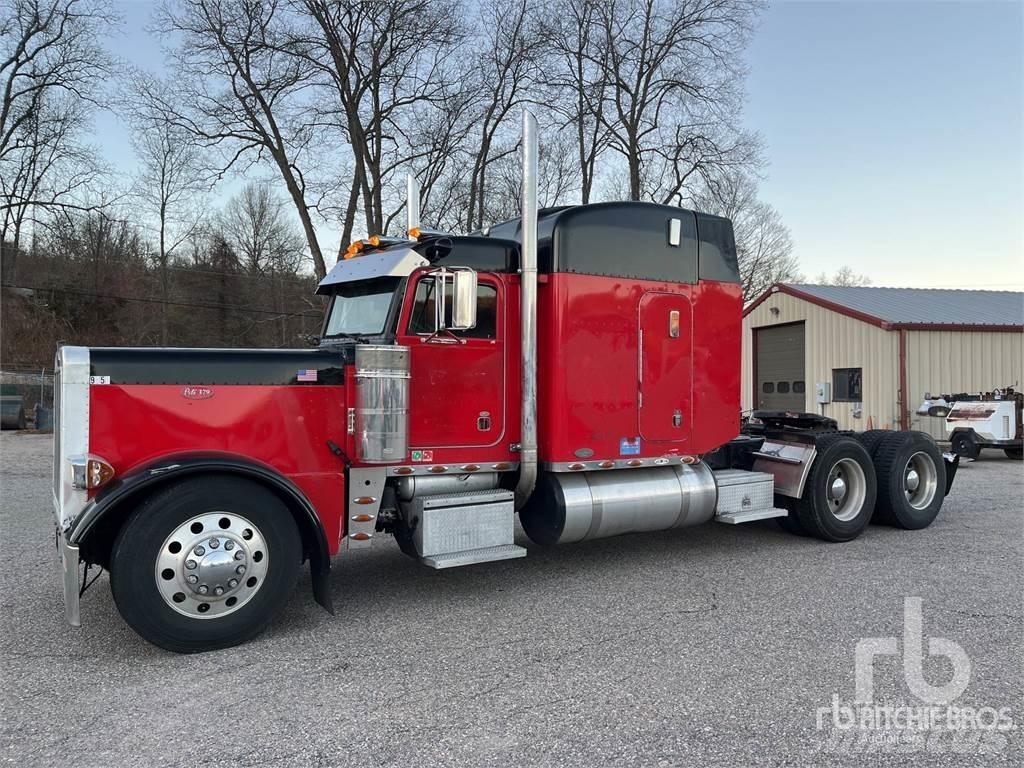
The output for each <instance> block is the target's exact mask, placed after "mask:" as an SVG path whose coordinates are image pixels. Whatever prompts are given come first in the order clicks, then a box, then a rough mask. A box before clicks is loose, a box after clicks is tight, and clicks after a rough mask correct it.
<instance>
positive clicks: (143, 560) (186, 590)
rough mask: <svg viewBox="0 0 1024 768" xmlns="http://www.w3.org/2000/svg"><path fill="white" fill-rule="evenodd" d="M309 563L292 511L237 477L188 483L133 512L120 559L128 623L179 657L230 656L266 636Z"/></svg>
mask: <svg viewBox="0 0 1024 768" xmlns="http://www.w3.org/2000/svg"><path fill="white" fill-rule="evenodd" d="M301 559H302V541H301V539H300V537H299V532H298V529H297V528H296V525H295V521H294V519H293V518H292V515H291V512H290V511H289V510H288V508H287V507H286V506H285V505H284V503H283V502H282V501H281V500H280V499H279V498H278V497H277V496H275V495H274V494H273V493H272V492H271V491H269V490H267V489H266V488H264V487H263V486H260V485H257V484H255V483H253V482H250V481H248V480H244V479H241V478H236V477H224V476H206V477H200V478H193V479H187V480H181V481H179V482H177V483H174V484H172V485H170V486H168V487H167V488H165V489H163V490H160V491H157V492H156V493H155V494H153V495H152V496H151V497H149V498H148V499H146V501H145V502H143V504H142V505H141V506H140V507H139V508H138V509H137V510H135V512H134V513H132V515H131V517H129V519H128V522H127V523H125V525H124V527H123V528H122V529H121V531H120V533H119V534H118V537H117V540H116V541H115V542H114V549H113V553H112V555H111V573H110V589H111V592H112V593H113V596H114V602H115V603H116V604H117V609H118V610H119V611H120V612H121V616H122V617H124V620H125V621H126V622H127V623H128V624H129V625H130V626H131V628H132V629H134V630H135V631H136V632H138V633H139V634H140V635H141V636H142V637H143V638H145V639H146V640H148V641H149V642H151V643H153V645H157V646H159V647H161V648H164V649H166V650H168V651H175V652H177V653H198V652H201V651H212V650H217V649H219V648H228V647H230V646H233V645H238V644H239V643H242V642H245V641H246V640H249V639H250V638H252V637H254V636H255V635H257V634H259V632H261V631H262V630H263V629H264V628H265V627H266V626H267V624H269V623H270V621H271V619H273V618H274V616H275V615H276V614H277V613H278V611H280V609H281V608H282V607H283V606H284V604H285V603H286V602H287V601H288V598H289V596H290V595H291V593H292V591H293V590H294V588H295V581H296V579H297V578H298V574H299V563H300V561H301Z"/></svg>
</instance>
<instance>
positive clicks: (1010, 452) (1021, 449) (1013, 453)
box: [1003, 445, 1024, 461]
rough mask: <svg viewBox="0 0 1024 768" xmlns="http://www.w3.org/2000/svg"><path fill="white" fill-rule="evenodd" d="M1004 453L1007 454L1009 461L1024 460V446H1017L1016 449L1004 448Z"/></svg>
mask: <svg viewBox="0 0 1024 768" xmlns="http://www.w3.org/2000/svg"><path fill="white" fill-rule="evenodd" d="M1003 453H1005V454H1006V458H1008V459H1016V460H1017V461H1020V460H1021V459H1024V446H1020V445H1018V446H1016V447H1015V448H1003Z"/></svg>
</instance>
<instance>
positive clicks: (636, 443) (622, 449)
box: [619, 437, 640, 456]
mask: <svg viewBox="0 0 1024 768" xmlns="http://www.w3.org/2000/svg"><path fill="white" fill-rule="evenodd" d="M639 454H640V438H639V437H634V438H633V439H632V440H631V439H630V438H628V437H624V438H622V439H621V440H619V455H620V456H638V455H639Z"/></svg>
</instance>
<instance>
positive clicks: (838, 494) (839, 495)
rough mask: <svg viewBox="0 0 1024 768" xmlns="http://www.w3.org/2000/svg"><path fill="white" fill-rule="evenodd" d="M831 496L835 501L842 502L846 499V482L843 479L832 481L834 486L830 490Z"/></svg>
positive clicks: (838, 478) (837, 478)
mask: <svg viewBox="0 0 1024 768" xmlns="http://www.w3.org/2000/svg"><path fill="white" fill-rule="evenodd" d="M828 493H829V496H831V497H832V499H833V500H834V501H840V502H841V501H842V500H843V499H844V498H846V481H845V480H843V478H841V477H836V478H835V479H834V480H833V481H832V486H831V487H830V488H829V489H828Z"/></svg>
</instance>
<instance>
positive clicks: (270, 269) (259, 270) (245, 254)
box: [220, 183, 304, 346]
mask: <svg viewBox="0 0 1024 768" xmlns="http://www.w3.org/2000/svg"><path fill="white" fill-rule="evenodd" d="M220 232H221V234H222V236H223V238H224V240H225V241H226V243H227V244H228V246H229V247H230V249H231V252H233V253H235V254H236V255H237V256H238V258H239V260H240V261H241V266H242V267H243V269H245V270H246V271H247V272H249V273H250V274H251V275H254V276H260V277H262V278H264V283H265V284H266V286H267V287H268V288H269V293H270V301H271V307H272V309H273V311H274V312H275V313H277V314H276V315H271V316H268V317H266V318H263V319H261V320H260V321H258V322H268V321H276V322H277V325H278V331H279V340H280V343H281V345H282V346H283V345H285V344H286V343H287V341H288V324H287V317H286V312H285V309H284V304H285V298H284V280H285V279H287V276H291V275H294V274H295V273H296V272H297V271H298V269H299V268H300V267H301V265H302V262H303V261H304V257H303V253H302V243H303V238H302V235H301V233H300V232H298V231H297V230H296V229H295V227H294V225H293V224H292V222H291V221H289V220H288V216H287V212H286V206H285V204H284V203H283V202H282V201H281V200H279V199H277V198H276V197H274V195H273V193H272V192H271V191H270V187H269V186H268V185H267V184H259V183H254V184H247V185H246V186H245V187H244V188H243V189H242V191H241V192H240V193H239V194H237V195H235V196H234V197H233V198H231V200H229V201H228V204H227V206H226V207H225V209H224V213H223V216H222V217H221V222H220Z"/></svg>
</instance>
